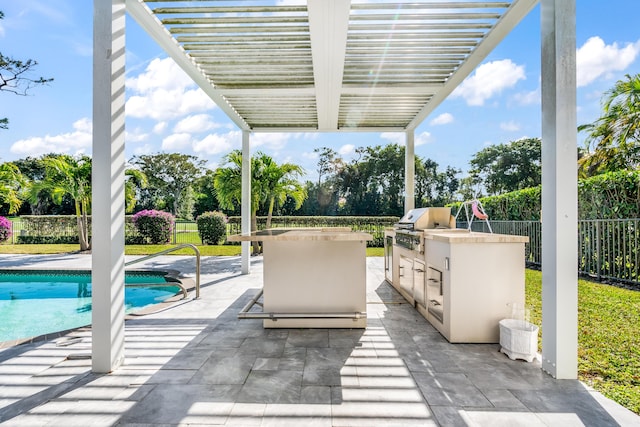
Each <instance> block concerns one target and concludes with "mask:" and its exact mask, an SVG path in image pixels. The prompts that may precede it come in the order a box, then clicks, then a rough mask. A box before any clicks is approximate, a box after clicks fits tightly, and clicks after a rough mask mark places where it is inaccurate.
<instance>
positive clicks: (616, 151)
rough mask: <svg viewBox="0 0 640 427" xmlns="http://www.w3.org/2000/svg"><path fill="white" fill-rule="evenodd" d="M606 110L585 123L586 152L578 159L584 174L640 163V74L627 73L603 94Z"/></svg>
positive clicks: (581, 127)
mask: <svg viewBox="0 0 640 427" xmlns="http://www.w3.org/2000/svg"><path fill="white" fill-rule="evenodd" d="M602 107H603V114H602V116H601V117H600V118H598V119H597V120H596V121H595V122H593V123H590V124H586V125H581V126H579V127H578V131H580V132H587V133H588V135H587V137H586V139H585V143H586V153H584V155H583V156H581V157H580V159H579V160H578V166H579V172H580V175H581V176H582V177H589V176H592V175H597V174H600V173H604V172H615V171H617V170H623V169H636V168H638V167H639V166H640V74H637V75H635V76H630V75H628V74H627V75H626V76H625V79H623V80H618V81H617V82H616V83H615V85H614V86H613V88H611V89H610V90H608V91H607V92H606V93H605V95H604V96H603V102H602Z"/></svg>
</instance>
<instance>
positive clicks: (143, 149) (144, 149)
mask: <svg viewBox="0 0 640 427" xmlns="http://www.w3.org/2000/svg"><path fill="white" fill-rule="evenodd" d="M152 152H153V147H152V146H151V145H149V144H144V145H141V146H140V147H136V148H135V150H133V154H134V155H136V156H141V155H143V154H151V153H152Z"/></svg>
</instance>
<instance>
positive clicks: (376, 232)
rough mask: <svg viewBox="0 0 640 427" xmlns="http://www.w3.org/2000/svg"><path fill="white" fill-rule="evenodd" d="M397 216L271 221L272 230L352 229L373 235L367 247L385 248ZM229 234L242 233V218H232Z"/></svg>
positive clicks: (263, 219) (261, 221)
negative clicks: (299, 228)
mask: <svg viewBox="0 0 640 427" xmlns="http://www.w3.org/2000/svg"><path fill="white" fill-rule="evenodd" d="M399 219H400V217H397V216H277V217H273V218H272V219H271V228H295V227H351V229H352V230H353V231H363V232H365V233H371V235H372V236H373V240H372V241H370V242H368V243H367V246H369V247H374V248H381V247H383V246H384V229H385V228H387V227H391V226H392V225H393V224H395V223H396V222H398V220H399ZM257 220H258V229H259V230H263V229H264V228H266V221H267V218H266V217H263V216H262V217H258V218H257ZM228 233H229V234H239V233H240V217H239V216H230V217H229V224H228Z"/></svg>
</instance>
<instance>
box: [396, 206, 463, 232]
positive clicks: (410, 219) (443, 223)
mask: <svg viewBox="0 0 640 427" xmlns="http://www.w3.org/2000/svg"><path fill="white" fill-rule="evenodd" d="M395 227H396V228H397V229H400V230H410V231H418V230H427V229H433V228H451V208H444V207H438V208H417V209H411V210H410V211H409V212H407V214H406V215H405V216H403V217H402V218H400V221H398V223H396V224H395Z"/></svg>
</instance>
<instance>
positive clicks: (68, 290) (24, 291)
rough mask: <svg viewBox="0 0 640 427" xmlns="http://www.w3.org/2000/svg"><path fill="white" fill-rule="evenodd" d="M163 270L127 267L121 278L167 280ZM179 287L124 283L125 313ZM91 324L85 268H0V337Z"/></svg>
mask: <svg viewBox="0 0 640 427" xmlns="http://www.w3.org/2000/svg"><path fill="white" fill-rule="evenodd" d="M164 276H165V272H153V271H145V272H127V273H126V275H125V283H144V284H147V283H151V284H153V283H166V279H165V277H164ZM178 291H179V288H178V287H173V286H172V287H168V286H153V285H150V286H145V287H139V288H138V287H126V288H125V293H124V299H125V308H126V312H127V313H129V312H131V311H134V310H139V309H141V308H143V307H146V306H148V305H152V304H157V303H159V302H162V301H164V300H166V299H167V298H169V297H172V296H173V295H175V294H176V293H177V292H178ZM90 323H91V272H90V271H66V270H65V271H60V272H56V271H25V270H23V271H9V270H4V271H0V342H3V341H10V340H16V339H22V338H29V337H34V336H38V335H44V334H49V333H53V332H58V331H64V330H67V329H72V328H77V327H80V326H85V325H89V324H90Z"/></svg>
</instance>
